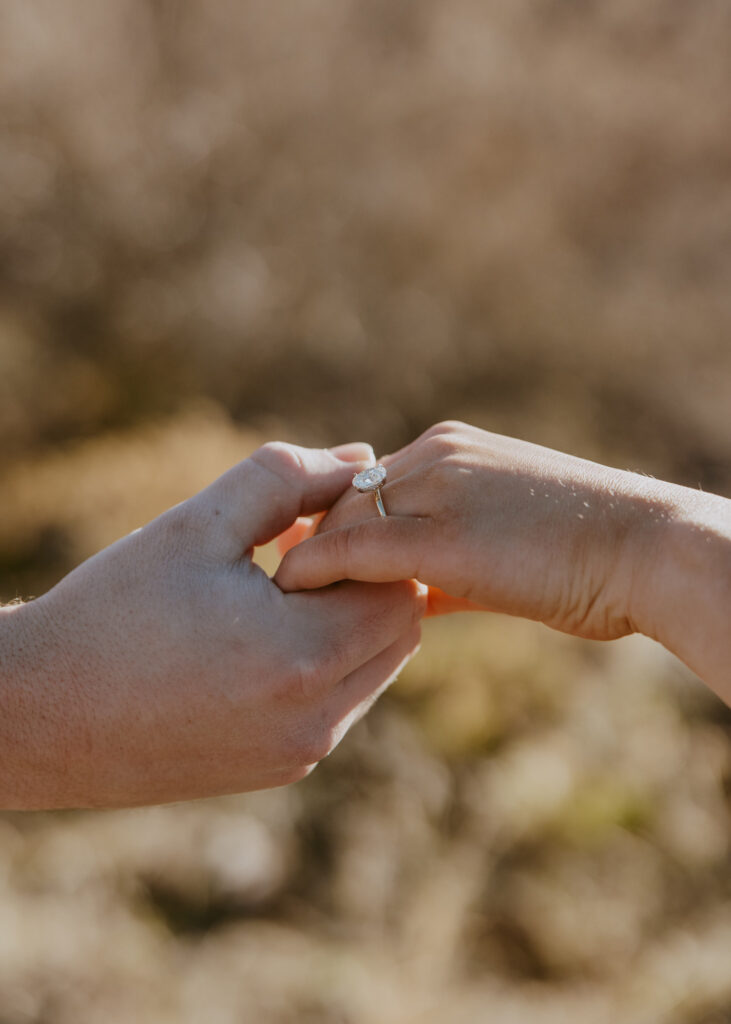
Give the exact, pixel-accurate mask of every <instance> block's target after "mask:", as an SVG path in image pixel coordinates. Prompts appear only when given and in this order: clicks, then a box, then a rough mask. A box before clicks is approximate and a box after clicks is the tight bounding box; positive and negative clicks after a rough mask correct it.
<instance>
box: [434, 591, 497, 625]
mask: <svg viewBox="0 0 731 1024" xmlns="http://www.w3.org/2000/svg"><path fill="white" fill-rule="evenodd" d="M486 611H490V609H489V608H488V607H487V606H486V605H484V604H478V603H477V602H476V601H470V600H468V599H467V598H466V597H453V596H452V595H451V594H447V593H445V592H444V591H443V590H441V589H440V588H439V587H429V594H428V596H427V605H426V615H425V616H424V617H425V618H427V619H429V618H432V617H433V616H435V615H453V614H454V613H455V612H486Z"/></svg>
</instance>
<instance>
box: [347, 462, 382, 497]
mask: <svg viewBox="0 0 731 1024" xmlns="http://www.w3.org/2000/svg"><path fill="white" fill-rule="evenodd" d="M385 482H386V467H385V466H381V465H380V464H379V465H378V466H372V467H371V468H370V469H364V470H362V471H361V472H360V473H356V474H355V476H354V477H353V487H355V489H356V491H360V492H361V493H362V494H367V493H368V492H369V491H377V490H378V488H379V487H380V486H381V485H382V484H384V483H385Z"/></svg>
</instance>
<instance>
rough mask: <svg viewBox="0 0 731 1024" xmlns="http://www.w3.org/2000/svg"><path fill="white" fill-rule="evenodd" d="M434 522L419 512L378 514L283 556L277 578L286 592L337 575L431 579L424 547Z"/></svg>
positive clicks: (385, 579) (391, 580)
mask: <svg viewBox="0 0 731 1024" xmlns="http://www.w3.org/2000/svg"><path fill="white" fill-rule="evenodd" d="M431 523H432V521H431V520H430V519H428V518H426V517H421V516H403V517H401V516H387V517H386V518H381V517H380V516H379V517H378V518H374V519H364V520H362V521H361V522H358V523H353V524H352V525H350V526H343V527H340V528H337V529H334V530H330V531H328V532H327V533H320V534H317V535H316V536H314V537H311V538H310V539H309V540H305V541H303V542H302V543H301V544H298V545H297V547H295V548H292V549H291V551H289V552H288V553H287V554H286V555H285V556H284V558H283V559H282V562H281V564H280V566H279V569H278V570H277V572H276V574H275V576H274V582H275V583H276V584H277V586H278V587H280V588H281V589H282V590H284V591H293V590H314V589H316V588H318V587H324V586H327V585H328V584H329V583H335V582H336V581H337V580H360V581H362V582H366V583H394V582H396V581H397V580H407V579H418V580H421V582H422V583H429V582H430V580H429V579H428V578H427V576H428V573H427V574H426V575H422V571H423V570H424V569H425V566H424V565H423V560H422V552H423V551H424V550H427V549H428V545H429V543H430V539H431V538H430V534H431Z"/></svg>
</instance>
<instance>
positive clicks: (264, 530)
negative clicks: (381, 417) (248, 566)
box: [204, 441, 374, 550]
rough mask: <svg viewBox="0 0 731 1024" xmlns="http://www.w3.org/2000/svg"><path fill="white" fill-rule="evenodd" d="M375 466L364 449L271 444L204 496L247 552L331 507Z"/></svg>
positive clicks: (365, 446) (370, 452) (366, 447)
mask: <svg viewBox="0 0 731 1024" xmlns="http://www.w3.org/2000/svg"><path fill="white" fill-rule="evenodd" d="M373 461H374V458H373V449H372V448H371V446H370V445H368V444H360V443H355V444H349V445H342V446H341V447H339V448H334V449H332V450H330V449H327V448H301V447H299V446H298V445H293V444H285V443H283V442H280V441H273V442H270V443H269V444H265V445H263V446H262V447H261V448H259V449H257V451H255V452H254V453H253V455H251V456H250V457H249V458H248V459H244V461H243V462H240V463H239V464H238V466H234V467H233V469H230V470H229V471H228V472H227V473H224V475H223V476H222V477H220V478H219V479H218V480H216V481H215V483H213V484H211V486H210V487H209V488H208V489H207V492H204V494H206V497H207V498H208V499H209V500H211V501H214V502H215V503H216V505H217V506H219V507H220V508H222V509H223V510H225V513H226V517H227V520H228V523H229V525H231V526H232V527H233V529H234V531H235V533H236V535H237V539H238V541H239V542H240V543H241V544H242V546H243V548H244V550H248V549H250V548H253V547H255V546H257V545H259V544H266V543H267V542H268V541H270V540H272V539H273V538H274V537H276V536H277V535H278V534H280V533H282V532H283V531H284V530H286V529H287V528H288V527H289V526H291V525H292V523H294V521H295V520H296V519H297V518H298V517H299V516H308V515H312V514H313V513H315V512H321V511H323V510H325V509H327V508H329V507H330V506H331V505H332V504H333V502H334V501H335V500H336V499H337V498H339V497H340V495H341V494H342V493H343V491H344V490H345V489H346V487H348V486H349V484H350V482H351V480H352V478H353V475H354V474H355V473H357V472H358V471H359V470H360V469H361V468H363V466H365V465H369V464H372V462H373Z"/></svg>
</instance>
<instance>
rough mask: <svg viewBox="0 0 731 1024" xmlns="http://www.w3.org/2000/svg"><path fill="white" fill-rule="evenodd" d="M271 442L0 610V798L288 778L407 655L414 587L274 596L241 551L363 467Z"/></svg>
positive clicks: (158, 791)
mask: <svg viewBox="0 0 731 1024" xmlns="http://www.w3.org/2000/svg"><path fill="white" fill-rule="evenodd" d="M369 458H370V452H369V451H368V449H367V446H364V445H350V446H344V447H343V448H341V449H335V450H334V451H333V452H331V451H326V450H308V449H303V448H297V447H294V446H290V445H285V444H269V445H265V446H264V447H263V448H261V449H259V450H258V451H257V452H256V453H255V454H254V455H252V456H251V458H249V459H246V460H245V461H244V462H242V463H241V464H240V465H238V466H236V467H235V468H234V469H232V470H230V471H229V472H228V473H226V474H225V475H224V476H223V477H221V478H220V479H219V480H217V481H216V482H215V483H213V484H212V485H211V486H210V487H208V488H207V489H206V490H205V491H202V492H201V493H200V494H198V495H196V496H195V497H194V498H192V499H190V500H189V501H186V502H184V503H183V504H181V505H178V506H176V507H175V508H173V509H170V510H169V511H168V512H166V513H165V514H164V515H162V516H161V517H160V518H159V519H156V520H154V521H153V522H152V523H150V524H149V525H148V526H146V527H144V528H143V529H141V530H138V531H136V532H135V533H133V534H131V535H130V536H128V537H126V538H124V539H123V540H121V541H119V542H118V543H116V544H114V545H113V546H112V547H110V548H107V549H106V550H105V551H102V552H101V553H100V554H98V555H96V556H95V557H94V558H91V559H90V560H89V561H87V562H85V563H84V564H83V565H81V566H80V567H79V568H78V569H76V570H75V571H74V572H72V573H71V574H70V575H69V576H67V577H66V578H65V579H64V580H62V581H61V582H60V583H59V584H58V585H57V586H56V587H54V588H53V590H51V591H50V592H49V593H48V594H46V595H45V596H44V597H42V598H40V599H38V600H37V601H35V602H32V603H31V604H28V605H26V606H23V607H20V608H16V609H9V610H6V611H5V612H4V613H3V614H2V615H0V678H1V679H2V683H3V687H2V691H1V692H0V711H1V713H0V756H1V757H2V764H3V771H2V774H1V775H0V805H1V806H3V807H6V808H39V807H68V806H76V807H78V806H122V805H133V804H143V803H162V802H165V801H171V800H182V799H188V798H193V797H201V796H209V795H214V794H220V793H230V792H240V791H244V790H252V789H260V788H265V787H269V786H277V785H282V784H284V783H288V782H292V781H295V780H297V779H299V778H301V777H302V776H304V775H305V774H307V772H308V771H309V770H310V768H311V767H312V766H313V765H314V764H316V763H317V762H318V761H319V760H321V759H322V758H323V757H325V755H326V754H327V753H328V752H329V751H330V750H331V749H332V748H333V746H334V745H335V744H336V743H337V742H338V741H339V740H340V739H341V737H342V736H343V735H344V733H345V732H346V731H347V729H348V727H349V726H350V725H351V724H352V723H353V722H354V721H355V720H356V719H357V718H359V717H360V716H361V715H362V714H363V713H364V711H365V710H366V709H367V708H368V707H369V706H370V705H371V703H372V702H373V701H374V700H375V698H376V697H377V695H378V694H379V693H380V692H381V691H382V690H383V689H384V687H385V686H386V685H387V684H388V683H389V682H390V681H391V680H392V679H393V678H394V676H395V675H396V674H397V673H398V671H399V669H400V668H401V666H402V665H403V664H404V663H405V661H407V660H408V659H409V658H410V657H411V655H412V654H413V653H414V651H415V650H416V648H417V646H418V641H419V620H420V618H421V615H422V614H423V612H424V606H425V599H424V595H423V591H422V590H421V589H420V588H418V587H417V585H416V584H414V583H409V582H406V583H393V584H391V585H388V586H378V585H374V584H368V583H341V584H335V585H334V586H332V587H328V588H326V589H324V590H320V591H318V592H317V593H304V594H289V595H285V594H283V593H282V592H281V591H280V590H279V589H278V587H277V586H275V584H274V583H273V582H272V581H271V580H270V579H269V578H268V577H267V575H266V574H265V573H264V572H263V571H262V570H261V569H260V568H259V567H258V566H256V565H255V564H254V563H253V562H252V558H251V554H252V550H253V548H254V547H255V546H256V545H260V544H264V543H266V542H267V541H269V540H271V539H272V538H273V537H275V536H276V535H277V534H279V533H281V532H282V531H283V530H285V529H286V528H287V527H288V526H289V525H290V524H291V523H292V522H294V521H295V519H296V518H297V517H298V516H299V515H300V514H303V515H308V514H311V513H314V512H318V511H320V510H323V509H326V508H327V507H329V505H331V504H332V503H333V502H334V501H335V499H336V498H337V497H338V495H339V494H341V493H342V491H343V490H344V489H345V488H347V487H348V485H349V483H350V479H351V477H352V475H353V472H354V471H356V470H358V469H360V468H362V466H363V465H364V464H365V463H367V462H368V460H369Z"/></svg>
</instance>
